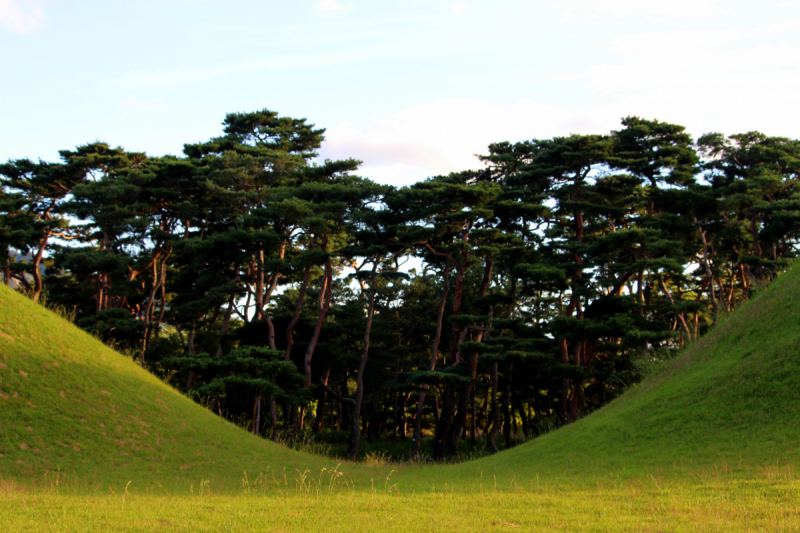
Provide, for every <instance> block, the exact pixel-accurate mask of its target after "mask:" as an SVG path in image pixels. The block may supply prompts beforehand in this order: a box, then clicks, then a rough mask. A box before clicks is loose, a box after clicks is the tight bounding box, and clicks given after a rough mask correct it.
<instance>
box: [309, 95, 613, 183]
mask: <svg viewBox="0 0 800 533" xmlns="http://www.w3.org/2000/svg"><path fill="white" fill-rule="evenodd" d="M620 116H621V115H619V114H618V111H617V110H616V109H614V108H613V107H611V108H606V107H593V108H573V109H564V108H558V107H555V106H548V105H544V104H542V103H539V102H534V101H532V100H520V101H519V102H517V103H516V104H514V105H494V104H489V103H486V102H481V101H477V100H467V99H453V100H440V101H436V102H431V103H427V104H422V105H417V106H413V107H410V108H408V109H404V110H402V111H400V112H398V113H393V114H389V115H384V116H380V117H376V118H374V119H373V120H372V121H370V123H369V124H367V125H366V126H362V127H359V126H356V125H353V124H350V123H343V124H339V125H337V126H334V127H331V128H328V130H327V133H326V142H325V143H324V144H323V146H322V150H321V152H320V155H321V156H322V157H327V158H331V159H343V158H347V157H354V158H356V159H361V160H363V161H364V165H363V167H362V169H361V174H363V175H364V176H366V177H369V178H371V179H374V180H376V181H380V182H382V183H391V184H393V185H406V184H409V183H413V182H415V181H419V180H422V179H425V178H426V177H429V176H433V175H437V174H447V173H449V172H454V171H458V170H465V169H470V168H480V167H481V166H482V163H481V162H480V161H479V160H478V159H477V158H476V157H475V154H485V153H487V149H486V148H487V146H488V145H489V144H490V143H493V142H500V141H506V140H507V141H521V140H524V139H531V138H542V137H552V136H555V135H568V134H570V133H590V132H600V133H603V132H607V131H609V130H610V129H611V128H614V127H616V126H617V125H618V124H619V118H620Z"/></svg>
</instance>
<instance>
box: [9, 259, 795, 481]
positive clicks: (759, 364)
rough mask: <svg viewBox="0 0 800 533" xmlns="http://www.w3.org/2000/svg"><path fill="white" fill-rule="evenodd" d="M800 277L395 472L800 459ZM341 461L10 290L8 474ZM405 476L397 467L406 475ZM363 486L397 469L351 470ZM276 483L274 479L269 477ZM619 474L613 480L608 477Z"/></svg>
mask: <svg viewBox="0 0 800 533" xmlns="http://www.w3.org/2000/svg"><path fill="white" fill-rule="evenodd" d="M798 295H800V268H795V269H794V270H793V271H790V272H787V273H786V274H784V275H783V276H781V277H780V278H779V279H778V280H777V281H775V282H774V283H773V284H772V285H770V286H769V287H768V288H766V289H764V290H763V291H762V292H761V294H760V295H759V296H758V297H757V298H756V299H755V300H754V301H753V302H751V303H749V304H748V305H746V306H744V307H743V308H742V309H741V310H740V311H737V312H736V313H735V314H733V315H731V316H729V317H726V318H724V320H722V321H721V323H720V325H719V326H718V327H717V328H715V330H714V331H712V332H711V333H710V334H709V335H707V336H706V337H704V338H703V339H701V340H700V341H698V342H697V343H695V344H694V345H692V346H691V347H690V348H689V349H687V350H685V351H684V352H683V353H682V354H680V355H679V356H678V357H677V358H676V359H675V360H673V361H670V362H668V363H665V364H664V365H663V368H662V369H660V372H659V373H658V374H657V375H654V376H651V377H650V378H648V379H647V380H645V381H644V382H643V383H642V384H640V385H637V386H635V387H633V388H632V389H631V390H630V391H628V392H627V393H625V394H624V395H623V396H622V397H620V398H619V399H617V400H615V401H614V402H612V403H611V404H609V405H608V406H606V407H604V408H603V409H600V410H599V411H597V412H596V413H594V414H592V415H590V416H587V417H586V418H584V419H583V420H581V421H579V422H577V423H575V424H572V425H570V426H568V427H566V428H563V429H561V430H559V431H555V432H553V433H550V434H548V435H545V436H543V437H541V438H539V439H536V440H534V441H532V442H530V443H527V444H525V445H522V446H519V447H517V448H515V449H512V450H509V451H507V452H502V453H499V454H496V455H494V456H492V457H487V458H485V459H481V460H478V461H473V462H469V463H462V464H459V465H450V466H436V467H412V468H399V470H400V471H399V472H395V473H394V474H393V477H392V483H396V484H397V485H398V486H399V487H402V488H405V489H408V490H416V489H419V490H426V489H427V488H429V487H432V486H438V487H441V486H442V485H447V486H451V487H452V486H467V485H472V484H476V483H479V480H480V479H483V482H486V480H487V479H491V477H492V476H497V477H498V479H509V478H513V479H514V480H515V482H517V483H528V482H533V480H538V479H541V480H543V481H544V480H546V479H548V478H549V479H551V480H555V479H563V478H564V477H567V478H570V479H576V478H578V477H580V478H581V479H587V478H589V479H592V478H594V479H613V478H616V477H618V476H623V477H627V476H638V475H642V474H645V473H646V474H652V475H670V473H674V474H676V475H679V476H682V475H685V474H687V473H693V472H702V471H708V470H719V469H723V470H725V469H729V470H731V471H736V472H743V473H755V472H757V471H758V470H759V469H763V468H764V467H768V466H770V465H772V466H775V465H776V464H787V463H788V464H792V465H796V464H798V459H800V401H798V400H799V399H800V388H799V387H800V327H799V326H800V296H798ZM333 468H336V464H335V463H334V462H331V461H328V460H325V459H323V458H320V457H316V456H312V455H305V454H301V453H298V452H294V451H291V450H288V449H286V448H284V447H282V446H278V445H275V444H273V443H271V442H268V441H265V440H263V439H258V438H255V437H252V436H251V435H249V434H248V433H246V432H245V431H243V430H241V429H240V428H237V427H235V426H233V425H232V424H230V423H228V422H226V421H224V420H222V419H220V418H219V417H217V416H215V415H213V414H212V413H210V412H208V411H207V410H206V409H203V408H202V407H200V406H198V405H196V404H195V403H194V402H192V401H190V400H189V399H187V398H185V397H183V396H182V395H181V394H180V393H178V392H177V391H175V390H174V389H172V388H170V387H168V386H166V385H164V384H163V383H161V382H160V381H159V380H158V379H157V378H155V377H154V376H152V375H151V374H149V373H147V372H145V371H143V370H142V369H141V368H139V367H138V366H137V365H135V364H134V363H133V362H131V361H130V359H129V358H126V357H123V356H121V355H119V354H117V353H116V352H114V351H112V350H110V349H108V348H107V347H106V346H104V345H103V344H102V343H100V342H98V341H97V340H95V339H94V338H92V337H91V336H89V335H87V334H86V333H84V332H82V331H80V330H79V329H78V328H76V327H74V326H72V325H71V324H69V323H67V322H66V321H64V320H62V319H61V318H59V317H58V316H56V315H54V314H53V313H51V312H49V311H47V310H46V309H44V308H42V307H40V306H38V305H36V304H33V303H32V302H30V301H28V300H27V299H25V298H23V297H22V296H20V295H19V294H16V293H14V292H13V291H10V290H8V289H7V288H5V287H0V478H13V479H16V480H21V481H36V480H43V479H44V476H46V475H51V473H52V471H53V470H55V469H60V470H61V471H66V472H67V473H68V475H70V476H72V477H73V478H77V479H80V480H82V483H90V484H92V483H94V484H106V485H109V484H122V485H124V484H125V482H127V481H133V482H134V484H135V485H138V486H140V487H142V486H152V487H158V488H159V489H161V488H164V489H169V488H170V487H174V488H179V489H181V490H184V489H186V488H188V487H189V486H190V485H191V484H193V485H194V486H197V485H198V484H199V483H200V482H201V480H211V485H212V486H214V487H217V488H228V489H233V488H238V487H240V486H241V482H242V479H243V472H245V471H246V472H247V474H248V478H249V479H250V481H251V482H252V480H253V478H254V477H257V476H258V474H259V472H268V475H267V478H268V479H270V480H271V481H270V482H271V483H275V479H279V480H283V476H284V472H285V473H286V476H287V477H286V479H288V482H287V483H288V484H289V485H291V484H292V483H294V481H295V480H296V479H297V478H298V473H302V472H306V471H308V472H309V473H310V474H311V475H312V476H315V475H318V474H319V473H320V472H323V469H328V470H330V469H333ZM395 469H397V467H395ZM339 470H340V471H345V472H346V474H347V475H348V478H349V479H350V480H352V481H353V482H354V483H355V486H356V487H359V486H365V487H372V486H373V484H372V480H373V479H375V480H380V485H381V486H382V485H384V481H385V478H386V477H387V475H388V472H389V471H390V468H389V467H387V468H377V469H376V468H369V467H366V466H361V465H353V464H346V465H342V466H340V467H339ZM272 474H275V476H276V478H274V479H273V478H272V477H271V476H272ZM609 476H610V477H609Z"/></svg>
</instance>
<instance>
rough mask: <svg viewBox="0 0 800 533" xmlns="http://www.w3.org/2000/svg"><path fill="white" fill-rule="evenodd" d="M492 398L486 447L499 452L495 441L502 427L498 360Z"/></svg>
mask: <svg viewBox="0 0 800 533" xmlns="http://www.w3.org/2000/svg"><path fill="white" fill-rule="evenodd" d="M491 398H492V410H491V414H490V415H489V418H490V420H491V425H490V426H489V433H488V434H487V435H486V447H487V448H488V449H489V453H497V451H498V450H497V443H496V442H495V441H494V440H495V438H496V437H497V432H498V430H499V429H500V408H499V407H498V405H497V362H494V363H492V392H491Z"/></svg>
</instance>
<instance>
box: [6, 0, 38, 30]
mask: <svg viewBox="0 0 800 533" xmlns="http://www.w3.org/2000/svg"><path fill="white" fill-rule="evenodd" d="M43 3H44V2H43V1H41V0H0V24H2V25H3V27H5V28H6V29H7V30H11V31H15V32H18V33H27V32H30V31H33V30H35V29H37V28H38V27H39V26H41V24H42V20H43V19H44V13H43V9H42V4H43Z"/></svg>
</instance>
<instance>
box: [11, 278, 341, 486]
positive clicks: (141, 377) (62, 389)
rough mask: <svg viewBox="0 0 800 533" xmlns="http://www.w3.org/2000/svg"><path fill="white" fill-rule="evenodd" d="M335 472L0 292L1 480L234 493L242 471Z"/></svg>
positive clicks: (278, 473)
mask: <svg viewBox="0 0 800 533" xmlns="http://www.w3.org/2000/svg"><path fill="white" fill-rule="evenodd" d="M335 466H336V465H335V464H333V463H332V461H328V460H324V459H322V458H320V457H316V456H312V455H307V454H301V453H299V452H295V451H292V450H290V449H287V448H285V447H283V446H280V445H277V444H273V443H272V442H268V441H265V440H264V439H260V438H256V437H254V436H252V435H250V434H249V433H247V432H246V431H244V430H242V429H241V428H239V427H236V426H235V425H233V424H231V423H229V422H227V421H225V420H223V419H221V418H219V417H218V416H215V415H214V414H212V413H211V412H209V411H208V410H206V409H204V408H202V407H200V406H198V405H196V404H195V403H194V402H192V401H191V400H189V399H187V398H185V397H184V396H182V395H181V394H180V393H179V392H177V391H176V390H174V389H172V388H171V387H169V386H167V385H165V384H164V383H162V382H161V381H160V380H159V379H157V378H156V377H155V376H153V375H152V374H150V373H148V372H146V371H144V370H143V369H142V368H140V367H139V366H138V365H136V364H135V363H133V362H132V361H131V360H130V358H127V357H123V356H122V355H120V354H118V353H116V352H115V351H113V350H111V349H109V348H108V347H106V346H105V345H104V344H103V343H101V342H99V341H98V340H97V339H95V338H93V337H92V336H90V335H88V334H87V333H85V332H83V331H81V330H80V329H78V328H77V327H75V326H73V325H72V324H70V323H69V322H67V321H65V320H63V319H62V318H60V317H59V316H57V315H56V314H54V313H52V312H51V311H49V310H47V309H45V308H43V307H42V306H39V305H37V304H34V303H33V302H31V301H29V300H28V299H26V298H24V297H23V296H21V295H20V294H17V293H15V292H13V291H11V290H10V289H8V288H6V287H5V286H0V478H3V477H5V478H11V479H16V480H20V481H34V482H36V481H37V480H42V479H43V478H44V476H50V477H52V476H54V475H55V474H56V472H60V474H59V475H63V474H65V473H66V475H67V476H71V477H72V478H79V479H81V480H83V481H84V482H87V481H88V482H89V483H106V484H108V483H120V482H122V483H123V485H124V483H126V482H127V481H130V480H132V481H133V482H134V483H136V484H138V485H140V486H142V485H146V484H148V483H157V484H161V485H165V486H170V485H172V486H180V487H184V486H185V487H189V486H190V484H192V483H193V484H194V485H195V486H197V484H198V483H199V482H201V480H212V484H213V485H216V486H218V487H221V486H226V485H227V486H236V487H238V486H240V483H241V480H242V478H243V472H245V471H246V472H248V475H249V476H250V477H251V478H253V477H257V476H258V475H259V473H262V472H268V475H269V477H270V478H271V477H272V474H274V475H275V476H277V477H282V476H283V473H284V471H287V472H288V473H289V474H288V475H289V476H290V478H291V477H292V475H293V474H294V472H295V470H299V471H300V472H303V471H305V470H307V469H310V470H312V471H317V472H318V471H320V470H321V469H322V468H335ZM251 480H252V479H251Z"/></svg>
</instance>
